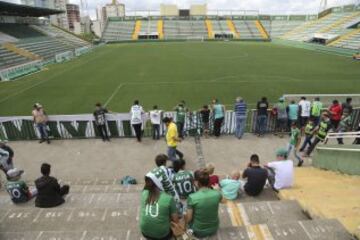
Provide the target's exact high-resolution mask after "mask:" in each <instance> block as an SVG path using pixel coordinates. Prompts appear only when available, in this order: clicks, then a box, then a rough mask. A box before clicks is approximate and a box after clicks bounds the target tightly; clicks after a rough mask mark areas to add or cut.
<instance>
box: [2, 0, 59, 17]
mask: <svg viewBox="0 0 360 240" xmlns="http://www.w3.org/2000/svg"><path fill="white" fill-rule="evenodd" d="M60 13H63V11H60V10H55V9H49V8H39V7H30V6H26V5H19V4H14V3H8V2H3V1H0V15H3V16H20V17H43V16H49V15H54V14H60Z"/></svg>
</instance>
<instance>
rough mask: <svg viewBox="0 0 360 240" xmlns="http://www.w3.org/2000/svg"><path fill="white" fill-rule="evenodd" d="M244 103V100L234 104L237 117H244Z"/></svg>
mask: <svg viewBox="0 0 360 240" xmlns="http://www.w3.org/2000/svg"><path fill="white" fill-rule="evenodd" d="M246 108H247V107H246V103H245V102H244V101H241V102H237V103H236V104H235V115H236V116H237V117H245V116H246Z"/></svg>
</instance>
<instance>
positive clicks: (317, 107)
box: [311, 101, 323, 117]
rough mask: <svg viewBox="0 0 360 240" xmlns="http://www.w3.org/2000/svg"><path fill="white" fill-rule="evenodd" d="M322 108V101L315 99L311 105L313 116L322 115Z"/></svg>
mask: <svg viewBox="0 0 360 240" xmlns="http://www.w3.org/2000/svg"><path fill="white" fill-rule="evenodd" d="M322 108H323V104H322V102H319V101H314V102H313V103H312V106H311V116H313V117H320V114H321V109H322Z"/></svg>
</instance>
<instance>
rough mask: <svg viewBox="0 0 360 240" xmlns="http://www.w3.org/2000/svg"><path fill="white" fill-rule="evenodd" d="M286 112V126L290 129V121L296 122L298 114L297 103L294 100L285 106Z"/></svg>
mask: <svg viewBox="0 0 360 240" xmlns="http://www.w3.org/2000/svg"><path fill="white" fill-rule="evenodd" d="M287 113H288V128H289V129H290V127H291V123H292V122H296V123H297V122H298V116H299V105H297V104H296V103H295V101H294V100H291V102H290V104H289V106H288V107H287Z"/></svg>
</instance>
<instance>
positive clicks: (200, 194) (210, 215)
mask: <svg viewBox="0 0 360 240" xmlns="http://www.w3.org/2000/svg"><path fill="white" fill-rule="evenodd" d="M209 181H210V178H209V174H208V173H206V172H204V171H198V172H197V173H196V177H195V185H196V186H197V187H198V191H197V192H196V193H192V194H190V195H189V197H188V200H187V205H188V206H187V208H188V210H187V213H186V217H185V221H186V223H187V224H188V225H189V227H190V229H192V231H193V232H194V236H195V237H197V238H205V237H210V236H212V235H214V234H216V232H217V230H218V229H219V215H218V211H219V204H220V202H221V201H222V195H221V193H220V192H219V191H216V190H213V189H211V188H209V187H208V186H209Z"/></svg>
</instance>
